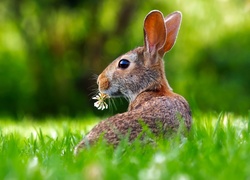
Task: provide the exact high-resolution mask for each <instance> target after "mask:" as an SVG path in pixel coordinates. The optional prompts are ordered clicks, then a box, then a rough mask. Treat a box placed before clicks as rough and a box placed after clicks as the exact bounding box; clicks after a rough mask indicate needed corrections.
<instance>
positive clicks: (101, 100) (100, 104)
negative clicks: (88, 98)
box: [92, 92, 109, 110]
mask: <svg viewBox="0 0 250 180" xmlns="http://www.w3.org/2000/svg"><path fill="white" fill-rule="evenodd" d="M107 98H109V96H108V95H107V94H103V93H100V92H99V93H98V94H97V95H96V96H94V97H93V98H92V99H95V100H97V101H96V102H95V103H94V106H95V107H96V108H97V109H99V110H104V109H108V104H107V103H106V102H105V100H106V99H107Z"/></svg>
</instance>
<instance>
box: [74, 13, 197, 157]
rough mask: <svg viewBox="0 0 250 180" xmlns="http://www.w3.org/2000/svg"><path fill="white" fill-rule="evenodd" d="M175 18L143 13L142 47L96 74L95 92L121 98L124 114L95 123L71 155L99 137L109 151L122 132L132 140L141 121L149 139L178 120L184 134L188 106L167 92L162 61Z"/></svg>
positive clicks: (177, 22)
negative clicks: (125, 100)
mask: <svg viewBox="0 0 250 180" xmlns="http://www.w3.org/2000/svg"><path fill="white" fill-rule="evenodd" d="M181 17H182V15H181V13H180V12H174V13H172V14H170V15H168V16H167V17H165V18H164V17H163V14H162V13H161V12H160V11H157V10H154V11H151V12H149V14H148V15H147V16H146V18H145V20H144V46H143V47H138V48H135V49H134V50H132V51H129V52H128V53H126V54H124V55H122V56H120V57H118V58H117V59H116V60H114V61H113V62H112V63H111V64H110V65H109V66H108V67H107V68H106V69H105V70H104V71H103V72H102V73H101V74H100V75H99V77H98V79H97V84H98V85H99V91H100V92H101V93H103V94H106V95H108V96H109V97H118V96H125V97H127V98H128V99H129V107H128V111H127V112H125V113H122V114H117V115H115V116H112V117H110V118H108V119H106V120H104V121H101V122H100V123H99V124H97V125H96V126H95V127H94V128H93V129H92V130H91V131H90V132H89V133H88V134H87V135H86V136H85V137H84V139H83V140H82V141H81V142H80V143H79V144H78V145H77V146H76V148H75V154H77V153H78V152H79V150H81V149H82V148H84V147H85V146H86V145H87V144H90V145H91V144H93V143H95V142H96V141H97V140H98V139H99V138H100V136H102V135H103V137H104V138H105V139H106V141H107V142H108V143H110V144H113V145H114V146H116V145H117V144H118V143H119V142H120V140H121V137H122V136H124V135H127V134H128V133H129V140H133V139H135V138H136V137H137V136H138V135H139V134H140V133H141V132H142V129H143V128H142V123H141V121H142V122H143V123H144V124H145V125H147V127H148V128H149V129H150V130H151V131H152V132H153V133H154V134H160V133H167V132H171V131H176V130H177V129H178V127H179V124H180V119H183V120H184V124H185V126H186V128H187V129H188V130H189V129H190V127H191V121H192V118H191V112H190V108H189V105H188V103H187V101H186V100H185V99H184V98H183V97H182V96H180V95H178V94H175V93H173V91H172V89H171V87H170V86H169V84H168V82H167V79H166V77H165V71H164V62H163V59H162V58H163V56H164V54H165V53H166V52H168V51H169V50H171V48H172V47H173V45H174V43H175V40H176V37H177V34H178V31H179V28H180V24H181ZM159 123H161V124H162V126H161V127H160V126H159Z"/></svg>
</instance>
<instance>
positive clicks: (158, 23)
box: [144, 10, 167, 56]
mask: <svg viewBox="0 0 250 180" xmlns="http://www.w3.org/2000/svg"><path fill="white" fill-rule="evenodd" d="M166 38H167V34H166V26H165V23H164V17H163V14H162V13H161V12H160V11H157V10H154V11H151V12H149V13H148V15H147V16H146V18H145V20H144V47H145V49H146V51H147V52H148V53H149V54H150V55H151V56H154V55H156V53H158V51H159V50H161V49H162V48H163V46H164V45H165V42H166Z"/></svg>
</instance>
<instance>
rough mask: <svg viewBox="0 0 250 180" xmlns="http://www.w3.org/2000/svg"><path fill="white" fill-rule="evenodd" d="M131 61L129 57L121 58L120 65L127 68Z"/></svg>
mask: <svg viewBox="0 0 250 180" xmlns="http://www.w3.org/2000/svg"><path fill="white" fill-rule="evenodd" d="M129 64H130V62H129V61H128V60H127V59H121V60H120V61H119V64H118V67H119V68H121V69H126V68H127V67H128V66H129Z"/></svg>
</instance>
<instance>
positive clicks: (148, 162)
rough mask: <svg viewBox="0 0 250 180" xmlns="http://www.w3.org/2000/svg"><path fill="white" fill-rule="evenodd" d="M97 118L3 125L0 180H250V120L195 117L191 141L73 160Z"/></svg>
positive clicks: (102, 149) (99, 149)
mask: <svg viewBox="0 0 250 180" xmlns="http://www.w3.org/2000/svg"><path fill="white" fill-rule="evenodd" d="M97 121H98V120H97V119H95V118H88V119H85V121H84V118H83V119H81V118H79V119H69V118H59V119H53V118H48V119H46V120H44V121H40V122H36V121H33V120H31V119H26V120H25V119H24V120H23V121H20V120H19V121H18V122H15V121H14V120H12V119H1V121H0V160H1V163H0V179H143V180H145V179H248V178H250V170H249V169H250V156H249V152H250V142H249V135H250V130H249V126H248V125H249V122H250V117H239V116H238V117H236V116H234V115H233V114H228V113H220V114H197V113H196V114H195V115H194V121H193V127H192V130H191V132H190V133H189V135H188V136H186V137H183V136H182V135H176V137H173V138H171V139H161V138H156V139H157V140H158V141H157V143H156V144H143V145H142V144H141V143H139V142H138V141H135V142H134V143H133V144H132V145H128V143H127V141H126V139H124V140H123V141H122V142H121V144H120V145H119V146H118V148H117V149H113V148H112V147H109V146H107V145H106V144H105V143H102V142H100V143H98V144H97V145H96V146H94V147H92V148H90V149H87V150H85V151H83V152H82V153H81V154H80V155H79V156H77V157H74V156H73V148H74V146H75V145H76V144H77V143H78V142H79V141H80V139H81V138H82V135H84V134H85V133H86V132H87V131H89V129H90V128H91V127H93V125H94V124H95V123H97Z"/></svg>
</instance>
